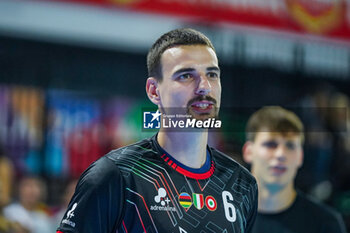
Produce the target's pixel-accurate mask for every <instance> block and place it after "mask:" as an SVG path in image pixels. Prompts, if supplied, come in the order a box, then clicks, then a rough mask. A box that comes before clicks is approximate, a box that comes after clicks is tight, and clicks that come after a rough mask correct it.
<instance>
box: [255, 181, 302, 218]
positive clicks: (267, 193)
mask: <svg viewBox="0 0 350 233" xmlns="http://www.w3.org/2000/svg"><path fill="white" fill-rule="evenodd" d="M258 185H259V205H258V211H259V212H260V213H270V214H272V213H280V212H282V211H284V210H286V209H288V208H289V207H290V206H291V205H292V204H293V203H294V201H295V198H296V191H295V188H294V184H293V183H290V184H288V185H286V186H285V187H283V188H281V189H280V190H277V191H276V190H271V189H270V188H268V187H267V186H265V185H262V184H261V183H260V182H259V181H258Z"/></svg>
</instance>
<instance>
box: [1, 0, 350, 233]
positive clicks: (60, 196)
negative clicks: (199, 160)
mask: <svg viewBox="0 0 350 233" xmlns="http://www.w3.org/2000/svg"><path fill="white" fill-rule="evenodd" d="M180 27H192V28H195V29H197V30H200V31H201V32H203V33H204V34H206V35H207V36H208V37H209V38H210V39H211V40H212V42H213V43H214V46H215V47H216V50H217V54H218V57H219V62H220V66H221V70H222V75H221V82H222V86H223V92H222V110H221V118H222V119H223V122H224V123H223V130H222V131H221V132H216V133H215V137H212V140H211V144H212V145H213V146H216V147H218V148H219V149H221V150H222V151H224V152H225V153H227V154H229V155H230V156H232V157H234V158H235V159H236V160H238V161H239V162H242V158H241V147H242V145H243V143H244V139H245V136H244V128H245V123H246V121H247V118H248V117H249V115H250V114H251V113H252V112H253V111H254V110H256V109H257V108H259V107H261V106H264V105H282V106H284V107H287V108H290V109H292V110H294V111H296V112H297V113H298V115H299V116H300V117H301V118H302V120H303V122H304V124H305V127H306V143H305V147H304V149H305V161H304V166H303V167H302V168H301V170H300V172H299V174H298V177H297V187H298V188H299V189H301V190H303V191H304V192H306V193H308V194H310V195H312V196H314V197H315V198H317V199H318V200H320V201H321V202H324V203H326V204H328V205H330V206H332V207H333V208H335V209H337V210H338V211H339V212H340V213H341V214H342V216H343V217H344V219H345V220H346V224H347V226H348V228H349V229H350V131H349V126H350V115H349V104H350V101H349V94H350V1H349V0H251V1H243V0H230V1H228V0H227V1H226V0H206V1H204V0H50V1H49V0H47V1H45V0H41V1H39V0H0V194H1V199H0V206H1V207H0V208H2V207H5V206H7V207H8V205H15V203H16V201H18V202H19V203H21V204H22V205H23V206H27V207H28V208H27V209H32V210H33V211H34V210H35V211H37V213H38V216H37V219H36V221H34V223H33V221H32V220H30V221H29V220H28V219H26V214H25V213H23V215H18V216H17V218H18V221H19V222H20V223H21V224H22V226H16V225H11V224H12V223H8V222H6V220H4V219H2V218H1V216H0V232H1V227H3V229H10V228H13V229H17V230H16V232H34V231H31V229H38V228H35V226H34V225H35V224H38V225H40V226H41V228H40V229H43V230H42V232H45V233H47V232H50V231H51V232H54V230H55V228H56V227H57V225H58V222H59V219H60V218H61V217H62V216H63V213H64V212H63V211H64V209H65V207H66V205H67V201H69V199H70V195H71V193H72V192H73V191H74V185H75V182H76V179H77V178H79V176H80V174H81V173H82V172H83V171H84V170H85V169H86V168H87V167H88V165H89V164H90V163H91V162H93V161H95V160H96V159H98V158H100V157H101V156H103V155H104V154H105V153H107V152H108V151H110V150H111V149H113V148H117V147H120V146H123V145H126V144H130V143H133V142H135V141H137V140H139V139H141V138H144V137H148V136H150V135H152V134H153V133H152V132H151V133H149V132H148V133H147V132H143V131H142V108H145V107H150V106H152V105H151V103H150V101H148V99H147V96H146V93H145V81H146V78H147V67H146V54H147V51H148V49H149V48H150V46H151V45H152V43H153V42H154V41H155V40H156V39H157V38H158V37H159V36H160V35H162V34H163V33H165V32H167V31H169V30H172V29H175V28H180ZM72 187H73V188H72ZM11 203H12V204H11ZM13 208H16V206H14V207H13ZM3 222H4V224H5V223H6V224H7V225H6V224H5V225H4V224H2V223H3ZM48 222H50V224H47V226H44V225H45V223H48ZM4 226H5V227H4ZM6 227H7V228H6ZM45 227H47V228H45ZM47 229H50V230H47ZM5 232H6V231H5ZM35 232H36V233H37V232H38V231H35Z"/></svg>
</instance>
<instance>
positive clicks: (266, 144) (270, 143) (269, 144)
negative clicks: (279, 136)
mask: <svg viewBox="0 0 350 233" xmlns="http://www.w3.org/2000/svg"><path fill="white" fill-rule="evenodd" d="M263 146H265V147H267V148H270V149H274V148H277V146H278V144H277V142H273V141H272V142H264V143H263Z"/></svg>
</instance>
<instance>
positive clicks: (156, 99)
mask: <svg viewBox="0 0 350 233" xmlns="http://www.w3.org/2000/svg"><path fill="white" fill-rule="evenodd" d="M158 84H159V83H158V81H157V79H156V78H154V77H149V78H148V79H147V81H146V92H147V96H148V98H149V99H150V100H151V101H152V103H154V104H155V105H158V104H159V103H160V95H159V89H158Z"/></svg>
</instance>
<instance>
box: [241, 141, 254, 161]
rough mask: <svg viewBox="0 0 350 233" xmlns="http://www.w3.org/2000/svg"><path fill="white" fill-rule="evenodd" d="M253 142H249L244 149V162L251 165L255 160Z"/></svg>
mask: <svg viewBox="0 0 350 233" xmlns="http://www.w3.org/2000/svg"><path fill="white" fill-rule="evenodd" d="M253 146H254V144H253V142H251V141H247V142H246V143H244V146H243V148H242V152H243V160H244V162H246V163H248V164H251V163H252V160H253Z"/></svg>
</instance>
